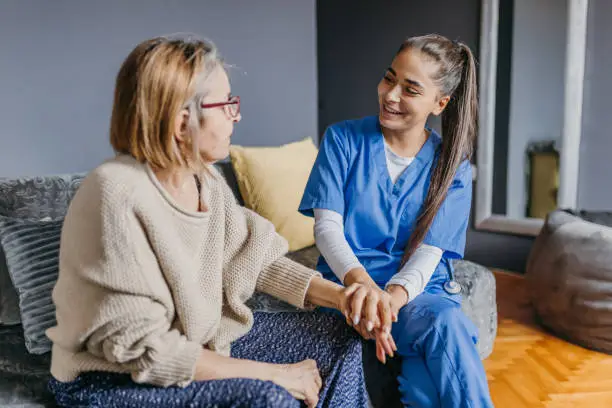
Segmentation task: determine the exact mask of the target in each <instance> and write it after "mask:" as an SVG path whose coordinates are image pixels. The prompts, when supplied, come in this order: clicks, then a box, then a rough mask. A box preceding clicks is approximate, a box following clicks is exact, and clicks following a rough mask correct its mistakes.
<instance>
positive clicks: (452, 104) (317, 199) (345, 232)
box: [299, 35, 493, 408]
mask: <svg viewBox="0 0 612 408" xmlns="http://www.w3.org/2000/svg"><path fill="white" fill-rule="evenodd" d="M378 102H379V113H378V115H376V116H370V117H365V118H362V119H357V120H348V121H344V122H340V123H337V124H334V125H332V126H330V127H329V128H328V129H327V130H326V132H325V134H324V137H323V140H322V143H321V146H320V150H319V154H318V157H317V160H316V162H315V165H314V167H313V169H312V172H311V174H310V178H309V180H308V183H307V185H306V189H305V192H304V195H303V198H302V202H301V203H300V207H299V210H300V212H302V213H303V214H305V215H308V216H313V217H314V218H315V239H316V243H317V246H318V248H319V250H320V251H321V254H322V256H321V257H320V259H319V262H318V265H317V269H318V270H319V271H320V272H321V273H322V274H323V275H324V277H325V278H327V279H329V280H332V281H335V282H338V283H341V284H344V285H350V284H352V283H354V282H361V283H364V284H367V285H370V286H371V287H374V288H376V290H379V291H380V292H381V294H380V296H381V297H382V296H390V299H391V300H390V303H391V310H392V314H393V315H394V317H396V318H397V321H396V322H395V323H394V324H393V328H392V332H391V334H392V337H393V339H394V340H395V343H396V345H397V353H398V355H399V357H400V358H401V361H402V364H401V366H402V368H401V373H400V375H399V378H398V381H399V388H400V389H399V390H400V393H401V396H402V403H403V404H404V405H406V406H411V407H472V408H474V407H490V406H493V404H492V402H491V399H490V395H489V389H488V384H487V379H486V375H485V372H484V368H483V365H482V362H481V360H480V358H479V355H478V352H477V349H476V342H477V329H476V327H475V326H474V325H473V324H472V322H470V320H469V319H468V318H467V316H466V315H465V314H464V313H463V312H462V310H461V294H460V292H461V288H460V286H459V285H458V284H457V283H456V282H455V280H454V278H453V265H452V261H453V260H454V259H459V258H462V257H463V254H464V249H465V239H466V230H467V226H468V219H469V215H470V206H471V197H472V172H471V166H470V158H471V155H472V144H473V139H474V137H475V133H476V127H477V110H478V105H477V85H476V68H475V62H474V57H473V55H472V52H471V51H470V49H469V48H468V47H467V46H466V45H465V44H463V43H458V42H455V41H451V40H449V39H447V38H445V37H443V36H439V35H426V36H421V37H412V38H409V39H407V40H406V41H405V42H404V43H403V44H402V45H401V47H400V48H399V50H398V52H397V54H396V55H395V57H394V59H393V61H392V63H391V66H390V67H389V68H387V70H386V72H385V73H384V76H383V78H382V79H381V81H380V83H379V84H378ZM430 115H436V116H438V115H441V116H442V134H443V135H444V138H442V137H440V135H438V133H436V132H435V131H434V130H432V129H431V128H429V127H427V126H426V122H427V120H428V118H429V117H430ZM350 323H351V324H352V325H353V326H354V327H355V329H356V330H357V331H358V332H359V333H360V334H361V335H362V336H364V337H365V338H366V339H374V340H376V345H377V354H378V356H379V359H380V358H381V357H382V360H383V361H384V354H385V353H384V350H383V348H382V347H383V346H382V345H381V344H380V343H382V341H381V340H380V338H381V337H380V333H379V331H378V330H379V329H377V328H376V327H377V325H376V324H373V322H371V321H368V320H367V319H366V318H364V316H353V319H352V322H350ZM374 323H375V322H374ZM373 326H374V328H373Z"/></svg>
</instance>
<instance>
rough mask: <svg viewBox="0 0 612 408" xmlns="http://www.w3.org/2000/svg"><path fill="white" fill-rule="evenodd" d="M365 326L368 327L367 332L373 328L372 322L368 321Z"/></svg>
mask: <svg viewBox="0 0 612 408" xmlns="http://www.w3.org/2000/svg"><path fill="white" fill-rule="evenodd" d="M367 328H368V331H369V332H371V331H372V329H373V328H374V323H372V322H368V324H367Z"/></svg>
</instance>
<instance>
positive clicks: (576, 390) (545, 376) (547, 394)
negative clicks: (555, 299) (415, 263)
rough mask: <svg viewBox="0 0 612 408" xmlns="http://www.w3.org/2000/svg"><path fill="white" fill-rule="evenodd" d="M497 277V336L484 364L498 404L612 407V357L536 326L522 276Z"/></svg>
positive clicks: (498, 274) (545, 407) (501, 406)
mask: <svg viewBox="0 0 612 408" xmlns="http://www.w3.org/2000/svg"><path fill="white" fill-rule="evenodd" d="M495 277H496V280H497V301H498V314H499V322H498V334H497V338H496V341H495V346H494V349H493V353H492V354H491V356H489V358H487V359H486V360H485V361H484V366H485V369H486V372H487V379H488V381H489V387H490V390H491V397H492V398H493V403H494V404H495V406H496V407H499V408H506V407H508V408H515V407H528V408H535V407H543V408H566V407H572V408H582V407H585V408H599V407H602V408H604V407H612V356H610V355H607V354H603V353H599V352H595V351H591V350H587V349H585V348H583V347H580V346H577V345H574V344H571V343H568V342H566V341H563V340H561V339H558V338H557V337H555V336H554V335H552V334H551V333H548V332H547V331H546V330H544V329H543V328H542V327H540V326H539V325H538V324H537V323H536V319H535V317H534V312H533V308H532V307H531V304H530V302H529V296H528V292H527V288H526V286H525V280H524V278H523V276H521V275H518V274H511V273H507V272H502V271H495Z"/></svg>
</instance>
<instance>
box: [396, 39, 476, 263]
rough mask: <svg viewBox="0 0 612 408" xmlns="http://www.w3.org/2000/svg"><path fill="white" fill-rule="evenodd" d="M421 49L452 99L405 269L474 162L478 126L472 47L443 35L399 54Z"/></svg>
mask: <svg viewBox="0 0 612 408" xmlns="http://www.w3.org/2000/svg"><path fill="white" fill-rule="evenodd" d="M406 49H412V50H418V51H420V52H421V53H423V54H424V55H426V56H428V57H429V58H431V59H432V60H433V61H434V62H435V63H437V64H438V65H439V67H440V69H439V70H438V72H437V75H436V76H435V77H434V78H432V79H433V80H434V82H436V83H437V84H438V86H439V88H440V90H441V92H442V96H443V95H449V96H451V100H450V102H449V103H448V105H447V106H446V108H445V109H444V111H443V112H442V148H441V151H440V158H439V160H438V164H437V165H436V167H435V169H434V171H433V174H432V176H431V181H430V185H429V190H428V191H427V197H426V198H425V202H424V204H423V209H422V212H421V214H420V215H419V217H418V218H417V221H416V226H415V228H414V231H413V232H412V235H411V236H410V239H409V240H408V244H407V245H406V249H405V251H404V256H403V259H402V266H403V265H404V264H405V263H406V261H408V259H409V258H410V256H412V254H413V253H414V251H415V250H416V248H417V247H418V246H419V245H420V244H421V242H423V239H424V238H425V236H426V235H427V232H428V231H429V228H430V227H431V224H432V222H433V220H434V217H435V216H436V214H437V212H438V210H439V209H440V206H441V205H442V202H443V201H444V199H445V198H446V194H447V192H448V189H449V187H450V185H451V183H452V182H453V179H454V178H455V173H456V171H457V168H458V167H459V165H460V164H461V162H462V161H464V160H466V159H471V157H472V152H473V143H474V138H475V136H476V130H477V124H478V95H477V79H476V64H475V61H474V56H473V55H472V51H471V50H470V49H469V47H468V46H467V45H465V44H463V43H458V42H455V41H451V40H449V39H447V38H445V37H442V36H439V35H426V36H422V37H413V38H409V39H408V40H406V41H405V42H404V43H403V44H402V46H401V47H400V50H399V51H398V53H400V52H402V51H403V50H406Z"/></svg>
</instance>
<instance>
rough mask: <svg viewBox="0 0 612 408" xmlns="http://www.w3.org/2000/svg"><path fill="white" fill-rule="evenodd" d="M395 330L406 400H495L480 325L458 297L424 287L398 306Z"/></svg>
mask: <svg viewBox="0 0 612 408" xmlns="http://www.w3.org/2000/svg"><path fill="white" fill-rule="evenodd" d="M392 335H393V339H394V340H395V343H396V345H397V353H398V354H399V356H400V358H401V361H402V363H401V373H400V375H399V377H398V381H399V391H400V394H401V399H402V403H403V404H404V406H408V407H419V408H420V407H430V408H433V407H445V408H446V407H470V408H480V407H492V406H493V403H492V401H491V397H490V394H489V386H488V383H487V378H486V374H485V371H484V367H483V365H482V361H481V359H480V357H479V355H478V351H477V349H476V341H477V338H478V337H477V336H478V332H477V329H476V327H475V326H474V325H473V323H472V322H471V321H470V320H469V319H468V317H467V316H466V315H465V314H464V313H463V311H462V310H461V305H460V303H459V302H458V301H457V300H455V299H453V298H452V297H448V296H445V295H442V294H431V293H427V292H423V293H421V294H420V295H419V296H417V297H416V298H415V299H414V300H412V301H411V302H409V303H408V304H407V305H406V306H404V307H403V308H402V309H401V310H400V311H399V316H398V321H397V323H394V325H393V329H392Z"/></svg>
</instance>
